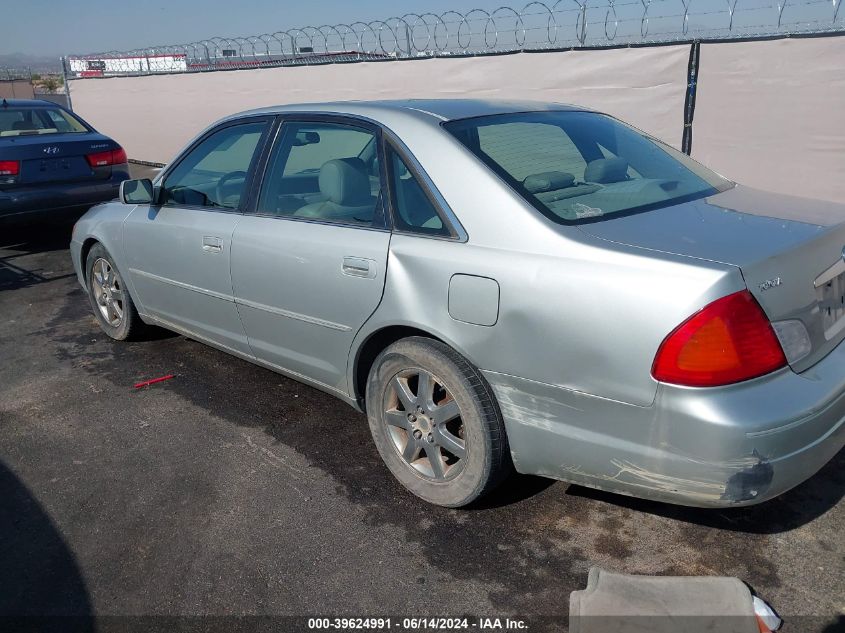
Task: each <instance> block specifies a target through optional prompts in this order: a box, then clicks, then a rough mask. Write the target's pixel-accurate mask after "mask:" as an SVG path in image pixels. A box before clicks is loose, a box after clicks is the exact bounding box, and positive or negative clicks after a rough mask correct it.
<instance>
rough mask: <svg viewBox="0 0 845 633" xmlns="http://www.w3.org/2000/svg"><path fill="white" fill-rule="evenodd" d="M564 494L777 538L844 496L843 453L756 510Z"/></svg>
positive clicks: (575, 490) (573, 490) (574, 491)
mask: <svg viewBox="0 0 845 633" xmlns="http://www.w3.org/2000/svg"><path fill="white" fill-rule="evenodd" d="M567 494H569V495H573V496H577V497H583V498H588V499H596V500H600V501H603V502H605V503H609V504H612V505H615V506H619V507H623V508H628V509H631V510H636V511H638V512H645V513H648V514H653V515H656V516H661V517H666V518H670V519H674V520H676V521H682V522H685V523H695V524H697V525H704V526H707V527H712V528H717V529H720V530H728V531H732V532H745V533H750V534H779V533H782V532H789V531H790V530H794V529H796V528H799V527H801V526H803V525H806V524H807V523H810V522H811V521H813V520H815V519H817V518H818V517H820V516H822V515H823V514H825V513H826V512H827V511H828V510H830V509H831V508H833V507H834V506H836V504H837V503H839V501H840V500H841V499H842V497H843V496H845V449H843V450H841V451H839V453H837V455H836V456H834V458H833V459H832V460H830V462H828V463H827V464H826V465H825V466H824V467H823V468H822V469H821V470H820V471H819V472H818V473H816V474H815V475H814V476H813V477H811V478H810V479H808V480H807V481H805V482H804V483H802V484H801V485H799V486H797V487H795V488H793V489H792V490H790V491H788V492H786V493H784V494H782V495H780V496H779V497H775V498H774V499H772V500H770V501H766V502H764V503H761V504H760V505H755V506H746V507H739V508H720V509H712V508H688V507H685V506H677V505H671V504H668V503H660V502H657V501H648V500H643V499H637V498H634V497H626V496H623V495H618V494H613V493H610V492H604V491H602V490H594V489H591V488H584V487H582V486H576V485H572V486H570V487H569V488H568V489H567Z"/></svg>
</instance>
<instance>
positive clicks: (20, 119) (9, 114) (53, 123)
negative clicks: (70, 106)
mask: <svg viewBox="0 0 845 633" xmlns="http://www.w3.org/2000/svg"><path fill="white" fill-rule="evenodd" d="M87 131H88V128H86V127H85V126H84V125H83V124H82V123H81V122H80V121H79V120H78V119H77V118H76V117H74V116H73V115H72V114H70V113H69V112H65V111H64V110H62V109H61V108H21V107H9V106H6V107H5V108H4V107H0V136H28V135H31V134H67V133H76V132H87Z"/></svg>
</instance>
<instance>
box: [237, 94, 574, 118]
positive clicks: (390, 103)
mask: <svg viewBox="0 0 845 633" xmlns="http://www.w3.org/2000/svg"><path fill="white" fill-rule="evenodd" d="M543 110H558V111H561V110H563V111H567V110H569V111H581V110H585V108H579V107H577V106H573V105H567V104H563V103H551V102H548V101H508V100H500V99H398V100H384V101H329V102H323V103H299V104H289V105H278V106H271V107H268V108H260V109H257V110H249V111H247V112H241V113H239V114H237V115H233V117H232V118H234V117H238V116H243V115H245V114H251V115H254V114H282V113H285V112H326V113H333V114H351V115H357V116H366V117H369V118H373V119H376V120H378V119H379V115H381V114H384V113H385V112H386V111H387V112H397V111H399V112H402V111H404V112H412V113H417V114H422V115H425V116H428V117H431V118H433V119H436V120H438V121H454V120H456V119H468V118H472V117H479V116H488V115H494V114H510V113H514V112H536V111H543Z"/></svg>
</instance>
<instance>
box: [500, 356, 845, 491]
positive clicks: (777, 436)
mask: <svg viewBox="0 0 845 633" xmlns="http://www.w3.org/2000/svg"><path fill="white" fill-rule="evenodd" d="M485 376H486V377H487V379H488V381H489V382H490V383H491V385H492V387H493V389H494V391H495V393H496V395H497V397H498V400H499V404H500V406H501V409H502V413H503V415H504V418H505V425H506V428H507V432H508V439H509V441H510V445H511V451H512V454H513V457H514V462H515V465H516V467H517V470H519V471H520V472H524V473H531V474H537V475H544V476H547V477H552V478H555V479H561V480H565V481H570V482H574V483H578V484H582V485H586V486H590V487H594V488H600V489H603V490H608V491H611V492H618V493H622V494H628V495H632V496H636V497H642V498H649V499H655V500H659V501H668V502H671V503H678V504H682V505H689V506H699V507H722V506H736V505H751V504H755V503H760V502H762V501H765V500H767V499H771V498H773V497H775V496H777V495H779V494H782V493H783V492H786V491H787V490H789V489H790V488H793V487H794V486H796V485H798V484H800V483H801V482H803V481H805V480H806V479H808V478H810V477H811V476H812V475H814V474H815V473H816V472H817V471H818V470H819V469H821V468H822V466H824V465H825V464H826V463H827V462H828V461H830V459H832V458H833V457H834V456H835V455H836V454H837V453H838V452H839V451H840V450H841V449H842V447H843V445H845V344H840V345H839V346H838V347H837V348H836V349H835V350H833V352H831V353H830V354H829V355H828V356H827V357H826V358H824V359H823V360H822V361H820V362H819V363H817V364H816V365H815V366H813V367H812V368H810V369H808V370H807V371H805V372H804V373H802V374H796V373H794V372H792V371H790V370H788V369H786V370H781V371H779V372H777V373H775V374H771V375H769V376H765V377H762V378H758V379H756V380H753V381H748V382H745V383H740V384H738V385H732V386H729V387H722V388H714V389H692V388H681V387H673V386H670V385H663V384H661V385H660V386H659V388H658V392H657V397H656V399H655V402H654V403H653V404H652V406H650V407H637V406H633V405H628V404H624V403H620V402H616V401H612V400H604V399H601V398H596V397H594V396H589V395H586V394H582V393H579V392H574V391H570V390H565V389H561V388H559V387H554V386H551V385H545V384H542V383H536V382H532V381H527V380H524V379H521V378H515V377H512V376H505V375H502V374H496V373H492V372H485Z"/></svg>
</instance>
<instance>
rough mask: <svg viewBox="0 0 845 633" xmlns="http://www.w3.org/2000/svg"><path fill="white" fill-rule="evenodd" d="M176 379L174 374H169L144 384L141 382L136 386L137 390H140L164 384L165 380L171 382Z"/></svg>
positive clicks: (145, 381) (146, 381)
mask: <svg viewBox="0 0 845 633" xmlns="http://www.w3.org/2000/svg"><path fill="white" fill-rule="evenodd" d="M173 377H174V374H167V375H166V376H161V377H160V378H152V379H150V380H144V381H143V382H139V383H136V384H135V389H140V388H141V387H149V386H150V385H154V384H156V383H157V382H164V381H165V380H170V379H171V378H173Z"/></svg>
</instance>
